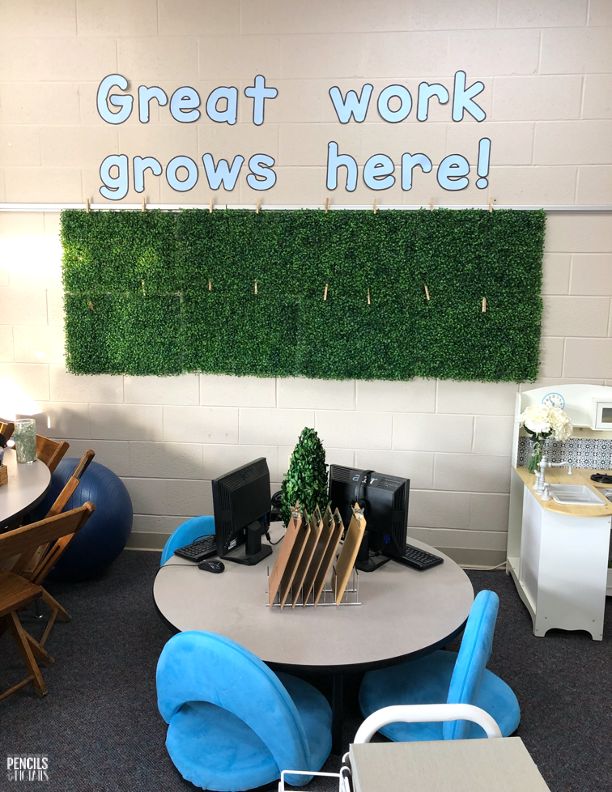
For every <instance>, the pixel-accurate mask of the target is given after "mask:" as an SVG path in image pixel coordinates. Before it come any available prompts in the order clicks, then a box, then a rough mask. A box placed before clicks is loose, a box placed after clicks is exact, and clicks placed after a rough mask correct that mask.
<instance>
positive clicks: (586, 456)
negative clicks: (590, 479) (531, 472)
mask: <svg viewBox="0 0 612 792" xmlns="http://www.w3.org/2000/svg"><path fill="white" fill-rule="evenodd" d="M529 442H530V438H528V437H519V444H518V459H517V465H518V466H521V465H524V464H525V462H526V460H527V456H528V454H529ZM546 454H547V455H548V458H549V460H550V461H551V462H566V461H567V462H569V463H570V464H571V465H572V466H573V467H576V468H600V469H601V470H610V469H611V468H612V440H595V439H593V438H590V437H589V438H582V437H571V438H570V439H569V440H566V441H565V442H564V443H562V442H559V441H557V440H547V441H546Z"/></svg>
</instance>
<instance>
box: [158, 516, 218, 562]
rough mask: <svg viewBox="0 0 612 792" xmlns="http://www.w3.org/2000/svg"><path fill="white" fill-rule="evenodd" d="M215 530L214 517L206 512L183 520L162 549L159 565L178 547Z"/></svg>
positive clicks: (211, 533)
mask: <svg viewBox="0 0 612 792" xmlns="http://www.w3.org/2000/svg"><path fill="white" fill-rule="evenodd" d="M214 532H215V518H214V517H213V516H212V515H210V514H206V515H204V516H203V517H191V519H189V520H185V522H184V523H181V524H180V525H179V526H178V528H176V529H175V531H174V533H173V534H172V535H171V536H170V537H169V538H168V540H167V542H166V544H165V545H164V549H163V550H162V554H161V560H160V562H159V563H160V566H163V565H164V564H165V563H166V561H167V560H168V559H169V558H171V557H172V556H173V555H174V551H175V550H176V549H177V548H179V547H184V546H185V545H188V544H191V543H192V542H195V540H196V539H199V538H200V537H201V536H212V535H213V534H214Z"/></svg>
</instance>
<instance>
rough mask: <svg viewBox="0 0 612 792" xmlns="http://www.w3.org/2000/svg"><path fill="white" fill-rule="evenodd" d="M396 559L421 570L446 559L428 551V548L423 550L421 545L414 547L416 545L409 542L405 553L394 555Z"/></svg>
mask: <svg viewBox="0 0 612 792" xmlns="http://www.w3.org/2000/svg"><path fill="white" fill-rule="evenodd" d="M394 560H395V561H399V562H400V564H406V566H409V567H413V569H418V570H419V571H421V572H422V571H423V570H424V569H429V568H430V567H433V566H437V565H438V564H441V563H442V562H443V561H444V559H443V558H440V556H437V555H434V554H433V553H428V552H427V551H426V550H421V549H420V548H419V547H414V545H409V544H407V545H406V549H405V550H404V554H403V555H401V556H394Z"/></svg>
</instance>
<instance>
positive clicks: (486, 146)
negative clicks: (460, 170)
mask: <svg viewBox="0 0 612 792" xmlns="http://www.w3.org/2000/svg"><path fill="white" fill-rule="evenodd" d="M490 164H491V140H490V139H489V138H481V139H480V140H479V141H478V165H477V166H476V172H477V173H478V176H479V177H480V178H478V179H477V180H476V187H478V189H479V190H484V189H485V187H488V186H489V179H488V178H487V177H488V175H489V166H490Z"/></svg>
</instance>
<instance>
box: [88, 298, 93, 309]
mask: <svg viewBox="0 0 612 792" xmlns="http://www.w3.org/2000/svg"><path fill="white" fill-rule="evenodd" d="M87 307H88V308H89V310H90V311H93V309H94V304H93V303H92V301H91V300H87Z"/></svg>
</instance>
